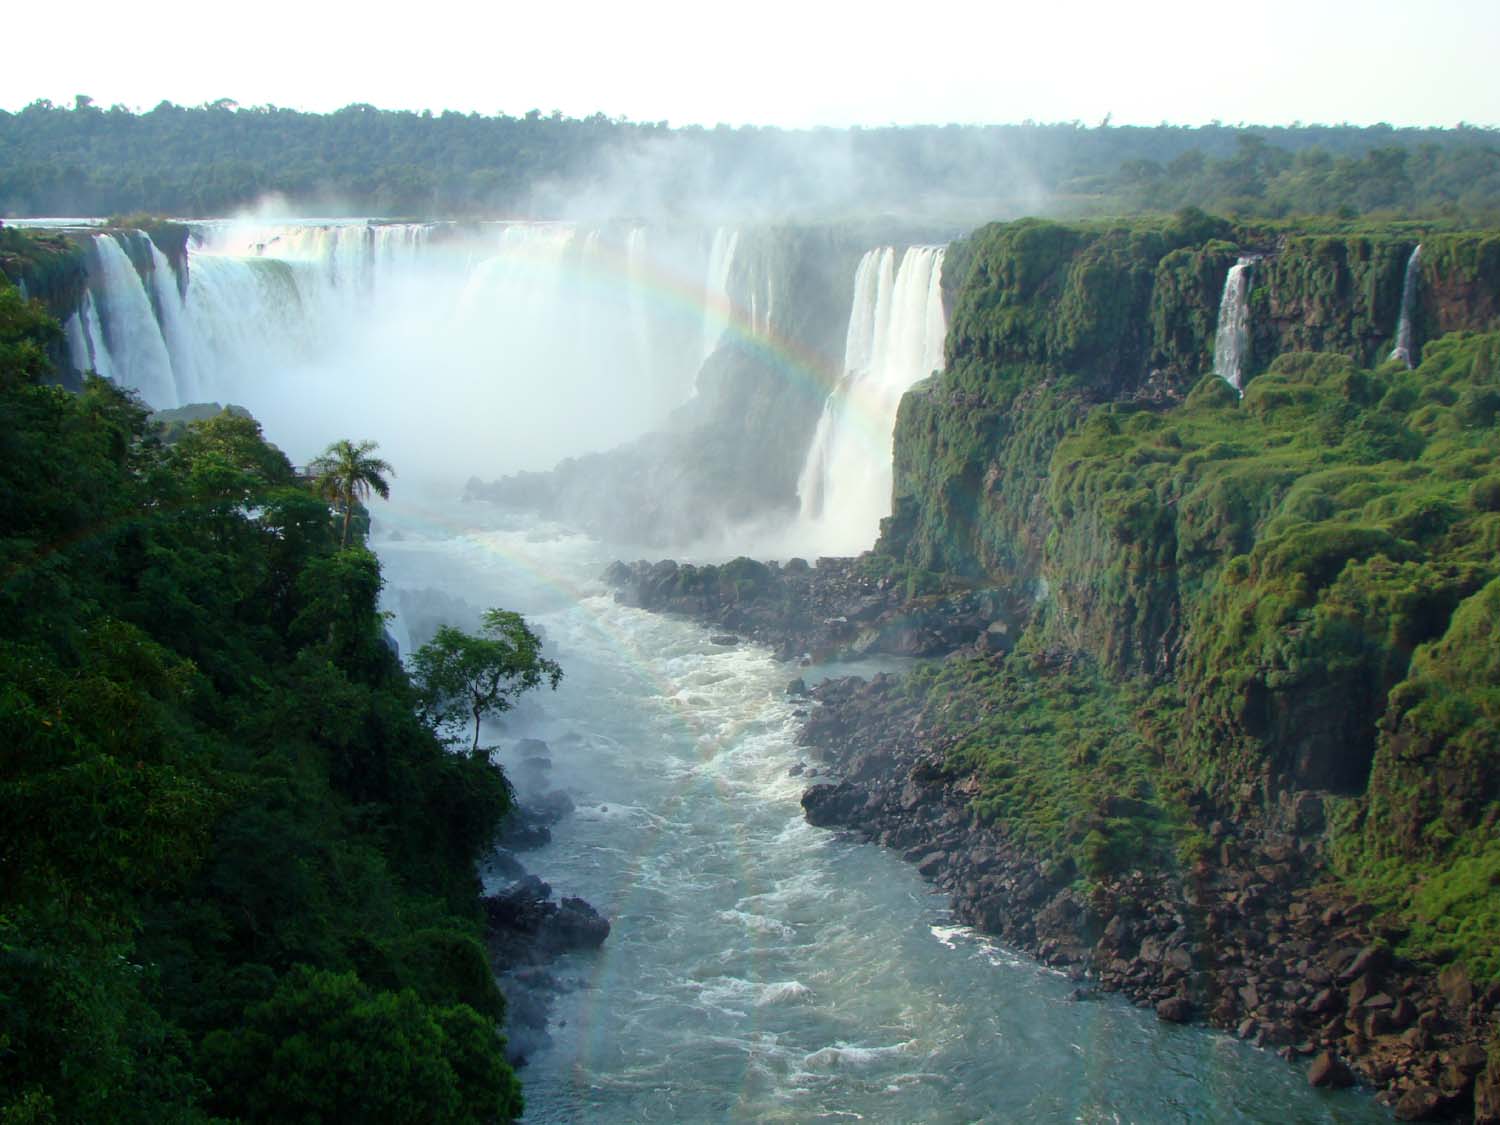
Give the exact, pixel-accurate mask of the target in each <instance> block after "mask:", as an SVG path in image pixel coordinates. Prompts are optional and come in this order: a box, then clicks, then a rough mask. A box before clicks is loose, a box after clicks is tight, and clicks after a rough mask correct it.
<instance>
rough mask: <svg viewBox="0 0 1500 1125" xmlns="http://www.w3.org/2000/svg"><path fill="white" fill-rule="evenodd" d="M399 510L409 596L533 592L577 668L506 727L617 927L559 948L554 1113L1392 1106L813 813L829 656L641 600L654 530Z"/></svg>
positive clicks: (532, 616) (1134, 1115) (745, 1115)
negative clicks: (947, 897) (1139, 990)
mask: <svg viewBox="0 0 1500 1125" xmlns="http://www.w3.org/2000/svg"><path fill="white" fill-rule="evenodd" d="M376 520H377V524H376V534H375V538H374V545H375V547H376V549H377V550H378V551H379V553H380V556H381V559H382V561H383V563H384V566H385V572H386V575H387V579H388V582H389V587H388V590H387V597H388V603H389V604H390V605H391V606H392V607H393V608H395V609H397V610H398V612H399V610H400V607H401V606H402V604H403V601H404V599H405V598H406V597H407V596H408V595H427V596H428V597H429V600H431V597H432V592H433V591H436V592H437V594H438V595H439V596H438V599H437V600H438V601H439V602H441V603H443V604H446V605H448V606H450V607H453V606H456V605H457V604H458V603H459V602H460V601H461V602H462V603H466V605H467V607H468V610H469V611H470V612H473V613H477V612H478V611H479V610H481V609H483V608H485V607H487V606H490V605H503V606H506V607H509V608H514V609H517V610H520V611H521V612H523V613H525V614H526V615H527V618H528V620H530V621H531V622H532V623H533V624H535V625H537V626H539V627H540V628H541V630H542V632H543V633H544V634H545V636H546V639H547V645H548V651H549V653H550V655H552V656H553V657H555V658H556V659H557V660H559V661H560V662H561V663H562V665H563V667H564V669H565V673H566V675H565V678H564V680H563V683H562V686H561V688H560V689H559V690H558V691H557V692H556V693H555V694H553V693H542V694H539V695H537V696H534V697H532V698H531V699H530V700H529V701H528V702H527V703H526V704H525V705H524V706H523V707H521V708H519V709H518V710H517V711H516V712H513V713H512V714H511V715H510V716H508V717H507V718H508V722H506V723H505V724H504V725H498V724H497V725H494V726H492V727H488V728H486V731H485V735H486V741H488V742H490V743H492V744H494V745H496V746H498V747H499V751H498V754H499V760H500V761H502V762H508V763H509V764H510V765H511V766H512V767H514V766H516V765H517V762H516V757H517V755H516V752H515V750H514V749H513V748H514V747H515V745H516V743H517V742H518V741H519V740H520V739H522V738H540V739H542V740H544V741H545V742H546V743H547V744H548V745H549V747H550V749H551V757H552V762H553V767H552V776H551V778H550V781H549V783H548V784H549V786H556V787H560V788H562V789H564V790H566V791H567V792H568V793H569V794H570V795H571V796H572V797H573V800H574V801H575V802H576V804H577V810H576V811H575V812H574V813H573V814H572V815H570V816H568V817H566V818H564V820H563V821H562V822H561V823H560V824H558V825H557V826H555V827H554V829H553V840H552V843H551V844H549V845H548V846H546V847H545V848H543V849H541V850H539V851H534V852H528V853H525V854H523V855H522V857H521V858H522V859H523V861H524V862H525V863H526V865H527V867H528V868H529V869H530V870H532V871H534V872H535V873H536V874H539V875H540V876H541V877H542V878H543V879H546V880H547V881H548V882H550V883H552V884H553V885H554V886H555V887H557V888H558V893H560V894H579V895H582V896H583V897H584V898H586V899H588V900H589V901H590V902H592V903H593V904H594V905H595V906H597V907H598V908H599V909H600V910H601V911H602V912H604V913H605V914H606V915H607V916H609V917H610V919H611V920H612V922H613V927H614V928H613V931H612V933H611V935H610V937H609V940H608V941H607V942H606V943H605V945H604V947H603V949H602V950H600V951H599V952H598V953H596V954H590V955H571V956H569V957H567V958H565V959H564V960H563V961H562V962H561V963H559V964H558V965H556V966H554V971H555V972H556V973H557V974H558V975H559V976H561V977H563V978H565V979H567V980H569V981H571V982H574V983H575V984H576V988H574V989H573V990H572V991H570V992H568V993H566V994H565V995H563V996H562V997H561V998H560V1000H559V1001H558V1003H557V1006H556V1007H555V1009H554V1011H553V1017H552V1029H551V1031H552V1037H553V1042H552V1044H551V1046H550V1047H547V1048H545V1049H543V1050H541V1051H539V1052H538V1053H537V1054H535V1055H534V1056H533V1057H532V1059H531V1061H530V1063H529V1065H528V1067H527V1068H526V1069H525V1070H524V1071H523V1072H522V1077H523V1081H524V1082H525V1084H526V1097H527V1106H528V1109H527V1118H526V1119H527V1120H529V1121H537V1122H572V1121H604V1120H612V1121H720V1120H738V1121H799V1122H800V1121H819V1120H821V1121H836V1120H847V1121H856V1120H869V1121H923V1122H967V1121H996V1122H999V1121H1085V1122H1104V1121H1150V1122H1160V1121H1183V1122H1188V1121H1194V1122H1196V1121H1219V1122H1222V1121H1245V1122H1250V1121H1256V1122H1261V1121H1263V1122H1273V1121H1274V1122H1295V1121H1306V1122H1313V1121H1340V1122H1355V1121H1379V1120H1384V1119H1386V1115H1385V1113H1384V1111H1382V1110H1380V1109H1379V1107H1377V1106H1375V1105H1374V1104H1373V1103H1372V1102H1370V1101H1369V1100H1368V1099H1366V1098H1363V1097H1361V1096H1359V1095H1356V1094H1352V1093H1328V1092H1322V1091H1315V1090H1311V1089H1309V1088H1308V1086H1307V1084H1306V1080H1305V1079H1304V1077H1303V1075H1302V1072H1301V1069H1300V1068H1294V1067H1291V1066H1288V1065H1287V1064H1285V1063H1284V1062H1282V1061H1281V1060H1280V1059H1279V1058H1277V1057H1276V1056H1275V1055H1273V1054H1271V1053H1269V1052H1264V1051H1259V1050H1256V1049H1254V1048H1252V1047H1250V1046H1249V1045H1247V1044H1244V1043H1241V1042H1239V1041H1237V1040H1235V1039H1233V1038H1232V1037H1230V1036H1227V1035H1224V1034H1221V1033H1216V1032H1209V1031H1206V1030H1204V1029H1202V1028H1193V1027H1178V1026H1174V1025H1168V1024H1163V1023H1160V1022H1158V1021H1157V1019H1156V1017H1155V1015H1154V1014H1153V1013H1152V1012H1149V1011H1141V1010H1137V1009H1135V1008H1132V1007H1130V1006H1129V1005H1127V1004H1125V1003H1124V1002H1123V1001H1120V1000H1118V999H1117V998H1113V997H1101V998H1099V999H1095V1000H1088V1001H1082V1002H1076V1001H1074V1000H1072V999H1071V998H1070V997H1071V994H1072V993H1073V990H1074V988H1075V985H1074V984H1073V983H1072V982H1071V981H1069V980H1067V979H1066V978H1064V977H1062V976H1061V975H1059V974H1057V973H1054V972H1052V971H1050V970H1048V969H1045V968H1042V967H1040V966H1038V965H1036V964H1035V963H1033V962H1031V961H1028V960H1024V959H1021V958H1019V957H1017V956H1014V955H1012V954H1011V953H1009V952H1007V951H1006V950H1005V949H1002V948H1000V947H998V946H996V945H995V944H994V943H992V942H990V941H988V940H987V939H985V938H984V937H982V936H980V935H978V934H976V933H974V932H972V931H970V930H968V929H965V928H963V927H959V926H956V925H954V924H953V921H952V919H951V917H950V915H949V912H948V910H947V907H946V903H945V901H944V899H943V898H941V897H940V896H938V895H935V894H934V893H933V892H932V890H931V889H930V888H929V887H928V886H927V885H926V884H925V883H924V882H923V881H922V879H921V878H920V877H919V876H918V875H917V873H916V872H915V870H914V869H913V868H912V867H911V866H910V865H908V864H907V863H905V862H903V861H902V860H901V859H900V858H899V857H897V856H896V855H895V854H893V853H891V852H888V851H886V850H884V849H881V848H879V847H876V846H874V845H870V844H865V843H860V842H856V841H854V840H851V839H847V838H844V837H841V836H839V835H836V834H834V833H831V832H828V831H824V830H822V829H817V828H813V827H811V826H810V825H808V824H807V823H806V822H805V821H804V819H803V817H802V810H801V807H800V804H799V798H800V795H801V792H802V790H803V788H804V786H805V785H806V784H807V782H806V781H805V779H804V778H803V777H800V776H793V775H792V772H791V771H792V770H793V768H794V767H796V766H798V765H799V764H803V761H804V760H803V757H802V753H801V752H800V751H799V749H798V747H797V746H796V742H795V736H796V731H797V723H798V719H797V715H796V706H797V704H796V703H795V702H794V701H792V700H789V699H788V698H787V697H786V695H785V693H784V689H785V685H786V682H787V680H788V679H789V678H790V677H791V675H793V674H795V673H801V672H805V671H806V670H803V669H797V670H792V669H790V668H788V667H787V666H784V665H779V664H777V663H776V662H775V661H773V660H772V659H771V658H770V656H769V654H767V653H766V652H764V651H762V650H759V649H757V648H754V647H752V646H738V647H731V648H725V647H721V646H716V645H714V644H712V643H711V642H710V640H709V635H708V630H707V629H705V628H703V627H700V626H698V625H695V624H692V623H687V622H682V621H677V620H669V619H666V618H662V617H657V616H653V615H651V614H649V613H646V612H644V611H641V610H636V609H631V608H628V607H625V606H621V605H617V604H616V603H615V602H614V600H613V598H612V597H611V596H609V594H608V593H607V592H606V591H605V589H604V587H603V585H602V583H600V581H599V580H598V579H597V577H596V576H597V575H598V574H599V573H600V572H601V571H602V569H603V567H604V566H605V564H606V563H607V562H608V561H609V560H610V559H611V558H613V557H615V556H617V555H620V554H625V556H626V557H632V556H631V554H630V552H629V549H628V548H624V547H620V548H614V547H610V546H607V545H604V544H600V543H597V542H594V541H592V540H589V539H586V538H584V537H581V536H577V535H573V534H570V533H568V532H566V531H564V530H562V529H558V528H549V527H543V526H535V525H530V526H528V525H524V524H519V523H507V522H506V521H504V520H503V519H502V518H500V517H497V516H495V515H494V514H493V513H491V512H490V510H489V509H487V508H484V507H482V506H477V505H458V504H452V503H448V502H445V501H441V500H439V501H434V502H432V503H430V504H423V503H421V502H419V501H417V500H415V499H413V494H412V490H410V489H407V490H406V491H405V494H404V495H401V494H398V498H397V499H396V501H395V502H393V503H392V504H391V505H389V506H382V507H380V508H379V510H378V511H377V512H376ZM396 624H397V626H398V630H397V632H398V635H401V634H402V633H403V632H404V630H403V629H401V628H399V627H400V626H401V624H402V622H401V621H400V620H399V619H398V621H397V623H396ZM410 639H420V638H405V637H403V640H404V641H409V640H410ZM817 671H818V670H813V672H814V674H816V673H817ZM523 780H524V779H523ZM524 792H525V791H524V789H523V796H524Z"/></svg>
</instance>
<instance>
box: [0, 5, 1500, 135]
mask: <svg viewBox="0 0 1500 1125" xmlns="http://www.w3.org/2000/svg"><path fill="white" fill-rule="evenodd" d="M57 12H58V10H57V9H52V8H51V7H50V6H49V5H41V4H25V5H15V6H13V8H12V11H11V12H10V13H8V14H7V16H6V17H5V18H4V19H3V21H0V28H3V31H4V33H5V34H4V39H5V41H6V43H7V46H6V48H5V51H4V56H5V65H4V67H3V68H0V108H4V109H7V110H16V109H19V108H21V107H22V106H24V105H26V104H27V103H29V102H31V101H33V100H35V99H37V98H49V99H51V100H52V101H54V102H59V103H63V104H71V102H72V99H73V96H74V95H75V94H87V95H89V96H90V97H92V98H93V99H94V100H95V102H96V103H98V104H99V105H101V106H109V105H112V104H114V103H121V104H124V105H126V106H128V107H130V108H132V109H138V110H144V109H149V108H150V107H152V106H153V105H155V104H157V103H158V102H160V101H162V100H169V101H173V102H176V103H178V104H180V105H198V104H201V103H204V102H210V101H214V100H217V99H219V98H232V99H234V100H235V101H237V102H239V103H240V104H242V105H265V104H273V105H279V106H286V107H291V108H296V109H305V110H314V111H328V110H333V109H337V108H339V107H340V106H344V105H348V104H350V103H352V102H368V103H370V104H373V105H376V106H379V107H380V108H383V109H414V110H421V109H431V110H433V111H434V112H437V111H441V110H444V109H452V110H457V111H460V112H470V111H477V112H480V113H487V114H489V113H497V112H505V113H510V114H520V113H524V112H525V111H526V110H528V109H532V108H536V109H540V110H541V111H542V112H544V113H547V112H550V111H552V110H554V109H557V110H561V111H562V112H563V113H565V114H567V115H569V116H583V115H587V114H590V113H594V112H602V113H604V114H606V115H608V116H610V117H625V118H629V119H632V120H637V121H661V120H665V121H668V122H670V123H671V124H673V125H687V124H701V125H707V126H712V125H715V124H718V123H726V124H731V125H744V124H754V125H779V126H783V127H806V126H815V125H830V126H846V125H865V126H878V125H889V124H914V123H929V124H931V123H948V122H958V123H1013V122H1020V121H1025V120H1033V121H1041V122H1055V121H1081V122H1083V123H1084V124H1087V125H1096V124H1098V123H1100V122H1101V121H1102V120H1104V118H1105V117H1106V116H1108V117H1109V118H1110V119H1111V121H1112V122H1113V123H1114V124H1116V125H1124V124H1138V125H1155V124H1158V123H1159V122H1162V121H1168V122H1172V123H1174V124H1189V125H1195V124H1204V123H1207V122H1210V121H1221V122H1224V123H1226V124H1238V123H1245V124H1262V125H1275V124H1290V123H1292V122H1298V121H1300V122H1304V123H1309V124H1311V123H1325V124H1336V123H1340V122H1349V123H1351V124H1371V123H1375V122H1379V121H1384V122H1388V123H1389V124H1392V125H1443V126H1452V125H1456V124H1458V123H1459V122H1460V121H1464V122H1468V123H1469V124H1477V125H1489V126H1500V81H1496V79H1495V58H1496V56H1497V51H1500V2H1496V0H1426V2H1425V3H1418V2H1415V0H1400V2H1397V0H1360V2H1351V0H1260V2H1256V0H1236V2H1234V3H1224V2H1220V3H1217V4H1214V3H1206V2H1204V0H1193V2H1187V0H1162V2H1150V0H1138V2H1135V3H1124V2H1115V3H1101V2H1097V0H1094V2H1084V0H1035V2H1033V3H1029V4H1026V5H1018V4H1013V3H1008V2H1007V0H991V2H988V3H973V2H965V3H953V2H951V0H936V2H926V3H924V2H923V0H906V2H904V3H892V2H889V0H860V2H854V0H837V2H833V3H829V2H822V0H740V2H736V0H730V2H728V3H714V2H712V0H643V2H640V3H635V4H629V3H620V2H614V3H599V2H595V0H587V2H580V0H552V2H551V3H539V2H531V3H526V4H517V3H514V0H499V2H498V3H489V4H485V5H482V6H481V5H478V4H473V3H457V2H455V0H425V2H423V3H420V4H411V3H406V4H402V5H400V6H391V7H382V6H380V5H379V4H378V3H375V4H369V5H365V6H360V7H353V6H348V5H339V6H337V7H335V6H331V5H326V4H323V3H320V2H318V0H302V2H295V0H261V2H258V3H256V4H254V5H243V4H235V5H206V4H203V3H201V2H200V0H192V2H191V3H189V2H185V0H142V2H141V3H138V4H134V5H131V6H129V7H128V8H121V7H119V5H118V4H115V3H110V4H107V5H106V4H104V3H101V2H100V0H76V2H75V3H72V4H70V5H68V8H67V12H66V23H62V22H60V21H59V18H58V14H57ZM30 44H35V45H37V46H36V49H30V48H29V47H28V45H30Z"/></svg>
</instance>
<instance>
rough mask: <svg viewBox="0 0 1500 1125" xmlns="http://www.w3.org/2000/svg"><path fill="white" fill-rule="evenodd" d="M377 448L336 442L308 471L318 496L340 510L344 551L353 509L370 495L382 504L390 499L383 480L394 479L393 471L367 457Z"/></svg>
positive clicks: (385, 463)
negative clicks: (342, 516) (382, 501)
mask: <svg viewBox="0 0 1500 1125" xmlns="http://www.w3.org/2000/svg"><path fill="white" fill-rule="evenodd" d="M379 448H380V443H379V442H374V441H361V442H352V441H349V440H347V439H345V440H343V441H336V442H334V443H333V444H332V445H330V446H329V447H328V448H327V449H325V450H324V451H323V455H322V456H321V457H318V458H317V459H316V460H314V461H313V462H312V463H311V464H310V465H308V467H307V470H308V473H309V475H310V476H311V477H312V481H313V487H314V488H316V489H317V490H318V495H320V496H322V497H324V498H325V499H327V500H328V501H329V502H330V503H332V504H333V505H334V506H335V507H338V508H341V509H343V512H344V537H343V540H342V546H344V547H347V546H349V523H350V520H351V519H352V518H353V516H354V505H355V504H356V503H357V502H358V501H360V500H363V499H365V497H367V496H369V495H370V493H371V491H373V492H374V493H375V495H377V496H379V497H380V498H381V499H382V500H389V499H390V498H391V486H390V484H389V483H387V481H386V479H385V478H386V476H387V475H389V476H395V475H396V470H395V469H393V468H391V466H390V463H389V462H388V461H382V460H381V459H380V458H379V457H371V456H370V453H371V452H372V451H373V450H376V449H379Z"/></svg>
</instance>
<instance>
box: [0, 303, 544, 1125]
mask: <svg viewBox="0 0 1500 1125" xmlns="http://www.w3.org/2000/svg"><path fill="white" fill-rule="evenodd" d="M57 331H58V329H57V326H56V324H55V323H54V322H51V321H50V320H49V319H48V318H46V317H45V316H44V315H43V314H42V313H41V312H40V310H39V309H38V307H37V306H36V305H34V304H28V303H25V302H22V301H20V300H19V299H18V297H17V294H16V292H15V291H14V290H13V289H11V288H10V287H9V286H6V285H3V283H0V419H3V425H0V1119H3V1120H4V1121H6V1122H7V1123H10V1122H22V1121H25V1122H50V1121H101V1122H103V1121H108V1122H115V1121H122V1122H124V1121H152V1122H155V1121H174V1122H190V1121H208V1120H211V1119H212V1120H246V1121H270V1120H307V1121H313V1120H325V1121H328V1120H394V1121H415V1120H423V1121H454V1122H458V1121H474V1122H478V1121H493V1120H499V1119H508V1118H510V1117H513V1116H515V1115H516V1114H517V1113H519V1111H520V1107H521V1102H520V1096H519V1090H518V1086H517V1084H516V1081H515V1077H514V1075H513V1074H512V1073H511V1071H510V1069H509V1068H508V1067H507V1066H506V1064H505V1063H504V1061H503V1055H502V1053H501V1048H502V1042H503V1041H502V1039H501V1038H500V1036H499V1033H498V1031H497V1024H498V1022H499V1020H500V1019H501V1018H502V1017H503V1014H504V1004H503V1000H502V997H501V996H500V994H499V992H498V991H497V989H496V987H495V985H494V982H493V979H492V976H491V973H490V970H489V968H488V965H487V963H486V959H485V955H484V952H483V949H482V946H481V944H480V940H479V937H480V932H481V930H480V925H481V923H480V918H479V908H478V902H477V892H478V882H477V878H476V876H475V866H474V865H475V861H476V859H477V857H478V856H479V855H480V854H481V853H482V851H483V850H484V848H485V847H486V846H487V845H488V844H489V842H490V841H491V839H492V838H493V834H494V832H495V830H496V829H497V827H498V825H499V822H500V820H501V818H502V816H503V815H504V814H505V812H506V810H507V808H508V803H509V795H508V788H507V785H506V782H505V779H504V777H503V775H502V774H501V772H500V770H499V769H498V768H497V767H495V766H493V765H491V764H490V763H489V762H488V761H487V760H485V759H484V758H483V757H473V756H470V755H467V754H454V753H451V752H450V751H449V750H448V749H447V747H445V745H444V744H443V742H442V741H441V740H440V739H439V738H438V736H437V735H436V733H435V732H434V731H433V729H432V728H431V726H430V725H428V724H427V723H426V722H424V721H423V720H422V719H421V718H420V717H419V715H418V704H419V700H418V698H417V695H416V693H415V691H414V690H413V688H412V687H411V685H410V684H409V683H408V681H407V679H406V676H405V674H404V673H403V672H402V670H401V667H400V665H399V663H398V662H397V661H396V659H395V657H394V656H393V655H392V653H391V651H390V650H389V648H388V647H387V646H386V644H385V642H384V638H383V636H382V621H381V617H380V615H379V613H378V612H377V608H376V599H377V595H378V593H379V590H380V586H381V576H380V569H379V565H378V563H377V560H376V559H375V557H374V555H372V554H371V553H370V552H369V551H368V550H366V549H365V548H364V547H363V546H362V545H361V544H360V543H359V542H358V540H357V539H356V540H355V541H353V542H351V543H350V544H349V545H348V546H347V547H346V548H344V549H340V548H339V538H338V527H337V525H336V523H335V520H334V519H333V518H332V517H331V515H330V511H329V507H328V505H327V503H326V502H325V501H324V500H323V499H321V498H320V497H319V496H318V495H316V494H315V493H314V492H313V491H312V490H310V489H309V488H308V487H307V485H306V483H305V482H303V481H301V480H300V479H299V478H298V477H297V476H296V475H295V474H294V472H293V470H292V467H291V465H290V464H289V463H288V462H287V460H286V458H285V457H284V456H283V455H282V454H281V453H280V452H279V451H278V450H276V449H275V448H274V447H273V446H270V445H268V444H266V442H265V441H264V439H263V438H262V436H261V434H260V430H259V427H258V425H257V424H256V423H255V422H254V420H253V419H251V418H249V417H247V416H244V415H243V414H232V413H223V414H218V415H216V416H213V417H210V418H208V419H206V420H200V421H196V422H191V423H188V424H187V425H185V426H179V427H176V428H174V431H173V438H174V440H173V441H172V442H171V443H170V444H167V443H166V442H164V441H163V440H161V438H160V436H159V431H158V429H157V427H156V426H155V425H154V424H153V423H152V422H151V421H150V420H149V419H148V416H147V414H146V412H145V411H144V410H143V409H142V408H141V407H140V406H139V404H138V403H137V402H135V401H134V400H133V399H132V398H131V397H130V396H128V395H127V394H125V393H122V392H121V391H119V390H118V389H116V388H115V387H113V386H111V385H110V384H108V383H106V382H103V381H102V380H98V379H92V378H91V379H89V380H88V381H87V382H86V384H85V385H84V386H83V388H82V390H81V392H80V393H78V394H76V395H74V394H69V393H67V392H64V391H62V390H60V389H58V388H56V387H49V386H45V385H41V384H39V383H38V381H37V380H38V378H39V377H41V376H44V375H45V374H46V368H47V364H46V360H45V356H46V352H47V348H48V347H49V345H50V343H51V341H52V340H54V339H55V337H56V334H57Z"/></svg>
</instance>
